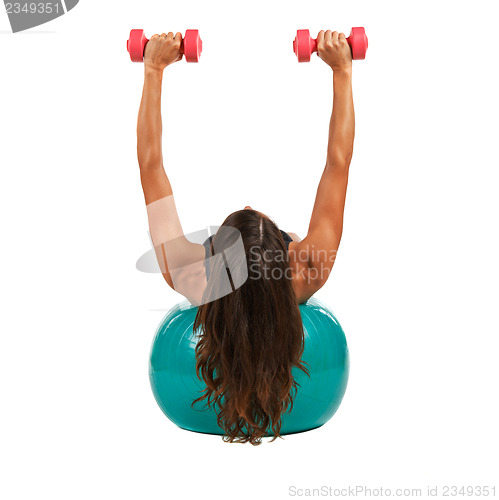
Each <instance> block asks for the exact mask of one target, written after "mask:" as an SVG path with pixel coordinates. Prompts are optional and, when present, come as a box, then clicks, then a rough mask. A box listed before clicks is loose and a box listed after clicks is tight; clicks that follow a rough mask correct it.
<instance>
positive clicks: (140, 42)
mask: <svg viewBox="0 0 499 500" xmlns="http://www.w3.org/2000/svg"><path fill="white" fill-rule="evenodd" d="M148 41H149V40H148V39H147V38H146V36H145V34H144V30H132V31H130V37H129V38H128V40H127V42H126V50H128V53H129V54H130V59H131V60H132V61H133V62H142V61H143V60H144V50H145V48H146V45H147V42H148ZM202 50H203V42H202V41H201V38H200V37H199V31H198V30H186V32H185V36H184V38H183V40H182V45H181V48H180V52H182V54H184V56H185V60H186V61H187V62H198V61H199V57H200V56H201V51H202Z"/></svg>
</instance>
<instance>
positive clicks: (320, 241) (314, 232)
mask: <svg viewBox="0 0 499 500" xmlns="http://www.w3.org/2000/svg"><path fill="white" fill-rule="evenodd" d="M181 47H182V35H181V34H180V33H177V34H176V35H175V36H174V35H173V33H168V34H167V35H166V34H164V33H163V34H162V35H154V36H153V37H152V38H151V40H150V41H149V43H148V44H147V46H146V51H145V54H144V71H145V76H144V89H143V94H142V100H141V104H140V110H139V117H138V124H137V154H138V160H139V167H140V175H141V182H142V188H143V191H144V197H145V201H146V204H147V205H149V204H151V203H153V202H155V201H157V200H160V199H162V198H165V197H168V196H172V194H173V192H172V188H171V185H170V182H169V180H168V177H167V175H166V172H165V169H164V167H163V156H162V146H161V135H162V122H161V86H162V79H163V71H164V69H165V68H166V67H167V66H169V65H170V64H173V63H174V62H177V61H180V60H181V59H182V54H181ZM317 53H318V56H319V57H320V58H321V59H322V60H323V61H324V62H325V63H326V64H327V65H328V66H329V67H330V68H331V69H332V71H333V91H334V97H333V110H332V113H331V120H330V124H329V140H328V147H327V155H326V165H325V168H324V171H323V173H322V177H321V180H320V182H319V187H318V189H317V195H316V198H315V204H314V208H313V211H312V216H311V219H310V224H309V228H308V233H307V236H306V237H305V238H304V239H303V240H301V241H300V239H299V238H298V236H297V235H296V234H294V233H289V234H290V236H291V238H292V239H293V241H292V242H291V243H290V245H289V257H290V265H291V269H292V273H293V287H294V290H295V293H296V297H297V301H298V303H303V302H305V301H306V300H308V299H309V298H310V297H311V296H312V295H313V294H314V293H315V292H316V291H317V290H319V289H320V288H321V287H322V286H324V284H325V283H326V281H327V279H328V277H329V275H330V272H331V269H332V267H333V265H334V260H335V256H336V252H337V250H338V247H339V244H340V241H341V235H342V231H343V212H344V207H345V198H346V191H347V183H348V171H349V167H350V161H351V158H352V154H353V142H354V135H355V117H354V107H353V97H352V56H351V52H350V47H349V45H348V43H347V41H346V37H345V35H344V34H343V33H338V32H336V31H334V32H332V31H330V30H328V31H321V32H319V34H318V37H317ZM245 208H248V209H249V208H251V207H245ZM176 223H177V221H176ZM178 226H179V227H180V222H179V221H178ZM185 246H186V251H188V252H191V253H192V254H195V255H197V254H199V259H200V260H202V258H203V257H204V248H203V246H202V245H196V244H193V243H190V242H189V241H187V239H186V240H185ZM163 276H164V278H165V280H166V281H167V283H168V284H169V285H170V286H171V287H172V288H173V283H172V279H171V277H170V274H169V272H168V270H167V269H166V270H165V272H163Z"/></svg>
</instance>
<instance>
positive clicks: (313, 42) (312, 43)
mask: <svg viewBox="0 0 499 500" xmlns="http://www.w3.org/2000/svg"><path fill="white" fill-rule="evenodd" d="M347 42H348V45H350V49H351V48H352V40H350V37H347ZM288 47H289V45H288ZM310 52H317V38H310Z"/></svg>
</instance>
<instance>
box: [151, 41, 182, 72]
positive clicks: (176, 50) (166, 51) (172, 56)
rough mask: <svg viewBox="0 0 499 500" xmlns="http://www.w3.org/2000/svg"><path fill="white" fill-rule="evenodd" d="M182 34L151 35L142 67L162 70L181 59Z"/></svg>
mask: <svg viewBox="0 0 499 500" xmlns="http://www.w3.org/2000/svg"><path fill="white" fill-rule="evenodd" d="M181 46H182V34H181V33H177V34H176V35H175V36H173V33H171V32H170V33H168V35H167V34H165V33H163V34H162V35H153V36H152V37H151V39H150V40H149V42H147V45H146V50H145V53H144V65H145V66H146V67H148V68H154V69H159V70H161V71H162V70H164V69H165V68H166V67H167V66H169V65H170V64H173V63H174V62H177V61H180V60H181V59H182V52H181V51H180V49H181Z"/></svg>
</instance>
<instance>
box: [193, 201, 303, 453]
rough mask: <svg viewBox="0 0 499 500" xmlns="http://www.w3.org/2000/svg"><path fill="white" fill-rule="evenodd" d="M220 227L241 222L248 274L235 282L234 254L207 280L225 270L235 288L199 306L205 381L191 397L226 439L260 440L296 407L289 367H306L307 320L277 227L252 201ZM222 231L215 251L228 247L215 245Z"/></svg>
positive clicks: (199, 358) (199, 354)
mask: <svg viewBox="0 0 499 500" xmlns="http://www.w3.org/2000/svg"><path fill="white" fill-rule="evenodd" d="M223 227H231V228H236V229H237V230H238V231H237V234H238V235H240V236H241V237H242V241H243V244H244V254H245V258H246V262H244V269H243V271H244V274H245V276H246V271H247V277H246V279H245V281H244V282H243V284H242V285H241V286H237V285H236V286H234V283H237V277H236V276H234V275H232V276H231V272H232V273H234V271H233V269H234V266H231V265H230V264H231V263H230V262H228V260H229V261H230V257H225V259H224V260H222V259H219V262H220V263H221V264H220V266H219V269H212V270H211V274H210V278H209V282H211V281H213V280H216V279H217V276H219V274H218V273H220V272H222V271H223V273H224V274H227V273H228V275H229V279H230V282H231V285H232V292H231V293H228V294H227V295H225V296H223V297H221V298H217V299H215V300H212V301H210V302H208V303H205V304H204V305H202V306H200V307H199V309H198V312H197V315H196V320H195V323H194V329H195V330H197V331H198V335H199V340H198V343H197V346H196V371H197V374H198V376H199V377H200V378H202V380H203V381H204V382H205V384H206V388H205V389H204V391H203V395H202V396H200V397H199V398H197V399H196V400H194V402H193V403H192V404H193V405H194V404H195V403H197V402H200V401H203V400H206V401H205V402H206V405H208V406H213V408H214V409H215V410H216V413H217V420H218V425H219V426H220V427H221V428H222V429H223V430H224V432H225V436H224V441H226V442H231V443H232V442H239V443H245V442H250V443H251V444H253V445H258V444H260V443H261V440H262V437H265V436H268V435H269V433H270V431H271V432H272V434H274V438H273V439H272V441H274V440H275V439H276V438H277V437H280V430H281V417H282V415H283V413H285V412H286V411H291V409H292V407H293V399H294V397H295V396H296V393H297V390H298V384H297V383H296V382H295V380H294V377H293V375H292V369H293V368H294V367H296V368H298V369H300V370H303V371H304V372H305V373H307V375H308V370H307V369H306V367H305V363H304V362H303V361H302V360H301V357H302V354H303V350H304V332H303V324H302V320H301V315H300V310H299V308H298V304H297V300H296V296H295V293H294V289H293V284H292V280H291V268H290V266H289V256H288V252H287V250H286V246H285V244H284V240H283V238H282V235H281V232H280V231H279V229H278V227H277V226H276V225H275V224H274V223H273V222H272V221H271V220H270V219H269V218H267V217H265V216H264V215H262V214H261V213H259V212H256V211H254V210H247V209H246V210H240V211H237V212H234V213H232V214H231V215H229V217H227V219H226V220H225V221H224V223H223V225H222V228H223ZM219 233H221V234H222V233H223V231H222V232H220V231H219V232H218V233H217V234H216V235H215V236H214V238H213V240H212V242H211V250H212V251H213V248H214V246H215V248H217V249H218V248H221V246H225V247H226V248H227V244H228V242H227V241H225V242H223V244H222V245H220V242H218V243H219V244H218V245H217V238H218V237H219ZM221 237H222V236H220V238H221ZM236 259H237V257H236ZM243 260H244V259H243ZM236 268H237V266H236ZM240 282H241V281H239V283H240Z"/></svg>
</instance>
